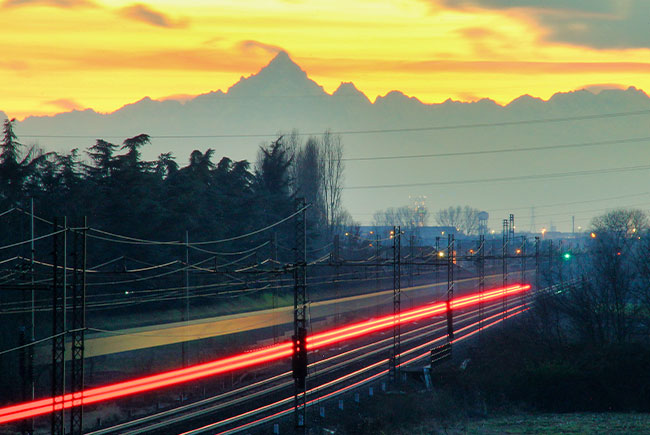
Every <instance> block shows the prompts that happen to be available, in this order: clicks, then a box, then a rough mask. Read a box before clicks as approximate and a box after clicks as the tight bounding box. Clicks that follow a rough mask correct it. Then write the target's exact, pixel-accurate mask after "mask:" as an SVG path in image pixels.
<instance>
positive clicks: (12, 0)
mask: <svg viewBox="0 0 650 435" xmlns="http://www.w3.org/2000/svg"><path fill="white" fill-rule="evenodd" d="M2 6H3V7H5V8H11V7H19V6H52V7H56V8H80V7H96V6H97V5H96V4H95V3H94V2H92V1H89V0H5V1H4V2H3V3H2Z"/></svg>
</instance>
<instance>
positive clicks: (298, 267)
mask: <svg viewBox="0 0 650 435" xmlns="http://www.w3.org/2000/svg"><path fill="white" fill-rule="evenodd" d="M296 211H298V212H299V213H298V214H297V215H296V219H295V245H294V246H295V248H294V249H295V265H294V269H293V277H294V288H293V290H294V291H293V337H292V341H293V356H292V368H293V379H294V411H295V412H294V420H295V421H294V423H295V427H296V433H298V434H306V433H307V366H308V361H307V347H306V339H307V222H306V215H307V213H306V207H305V200H304V198H297V199H296Z"/></svg>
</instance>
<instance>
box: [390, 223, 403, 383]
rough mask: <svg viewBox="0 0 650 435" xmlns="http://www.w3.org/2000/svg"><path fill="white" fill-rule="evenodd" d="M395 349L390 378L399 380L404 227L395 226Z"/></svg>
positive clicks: (394, 381)
mask: <svg viewBox="0 0 650 435" xmlns="http://www.w3.org/2000/svg"><path fill="white" fill-rule="evenodd" d="M392 237H393V351H392V353H391V356H390V360H389V365H390V367H389V378H390V381H391V382H393V383H397V382H399V364H400V353H401V331H400V323H399V322H400V314H401V310H402V299H401V298H402V268H401V266H402V260H401V259H402V229H401V227H399V226H398V227H393V234H392Z"/></svg>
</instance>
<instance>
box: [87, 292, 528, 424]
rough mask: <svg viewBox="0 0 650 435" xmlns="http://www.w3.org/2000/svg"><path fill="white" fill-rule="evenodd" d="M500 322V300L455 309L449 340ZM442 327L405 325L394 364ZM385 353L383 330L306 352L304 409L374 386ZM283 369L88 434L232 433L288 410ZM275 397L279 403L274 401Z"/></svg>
mask: <svg viewBox="0 0 650 435" xmlns="http://www.w3.org/2000/svg"><path fill="white" fill-rule="evenodd" d="M532 297H533V295H532V294H527V295H525V296H517V297H515V298H513V301H515V302H516V304H515V305H514V306H512V307H510V308H509V309H508V314H507V317H511V316H514V315H517V314H520V313H522V312H523V311H525V310H526V309H528V304H529V302H530V301H531V298H532ZM480 317H482V319H481V318H480ZM505 318H506V315H504V312H503V303H502V300H501V299H496V300H494V301H491V302H490V303H486V304H485V306H484V307H483V310H482V313H481V311H480V309H479V307H478V306H476V305H474V306H472V307H471V308H466V309H461V310H458V311H456V312H455V316H454V325H455V328H454V329H455V331H454V332H455V337H456V338H455V340H454V342H460V341H464V340H466V339H468V338H470V337H471V336H473V335H475V334H476V333H478V332H479V331H480V330H481V329H484V328H490V327H493V326H495V325H497V324H498V323H500V322H501V321H503V320H504V319H505ZM446 327H447V326H446V319H445V318H443V317H442V316H437V317H432V318H428V319H422V320H418V321H417V322H413V323H412V324H408V328H404V327H403V328H402V329H403V332H402V333H401V351H402V352H401V354H400V360H401V361H402V362H401V364H400V365H401V366H406V365H408V364H412V363H414V362H417V361H422V360H424V359H425V358H426V357H427V356H428V355H429V350H430V349H431V347H433V346H435V345H437V344H440V343H443V342H446V340H447V335H446ZM350 346H354V347H352V348H350ZM391 349H392V333H390V332H389V331H383V332H378V333H375V334H372V335H370V336H364V337H360V338H357V339H354V340H353V341H351V342H346V343H345V345H343V346H341V345H340V344H339V345H335V346H328V347H327V348H325V349H318V350H317V351H314V352H310V360H312V361H313V362H312V363H311V364H310V365H309V373H310V375H309V379H308V384H309V385H310V388H309V390H308V392H307V395H308V396H307V397H308V406H310V405H312V404H314V403H316V402H317V401H318V402H320V401H323V400H326V399H328V398H332V397H335V396H337V395H340V394H344V393H346V392H348V391H350V390H352V389H354V388H359V387H360V386H362V385H365V384H368V383H371V382H378V381H379V379H380V378H382V377H383V376H384V375H385V374H386V373H387V367H388V358H387V355H388V354H389V352H390V350H391ZM288 365H290V362H289V361H284V360H280V361H278V362H274V363H272V364H270V367H269V371H270V372H274V371H275V372H276V374H273V375H270V376H268V377H267V378H266V379H263V380H260V381H255V382H251V383H249V384H247V385H244V386H242V387H239V388H236V389H233V390H231V391H227V392H224V393H222V394H218V395H215V396H213V397H209V398H206V399H203V400H199V401H197V402H194V403H190V404H187V405H183V406H180V407H177V408H173V409H169V410H165V411H162V412H159V413H156V414H153V415H149V416H146V417H142V418H139V419H135V420H132V421H129V422H125V423H122V424H119V425H116V426H112V427H109V428H104V429H99V430H96V431H94V432H90V434H92V435H103V434H116V433H120V434H145V433H160V432H162V431H165V432H173V433H186V434H200V433H215V431H222V432H221V433H236V432H238V431H243V430H247V429H250V428H253V427H256V426H260V425H264V424H269V423H270V422H271V421H273V420H275V419H278V418H280V417H282V416H285V415H288V414H290V413H291V412H293V407H292V406H291V404H292V402H293V393H292V392H293V380H292V377H291V372H290V371H282V368H283V367H287V366H288ZM278 397H282V399H280V400H278Z"/></svg>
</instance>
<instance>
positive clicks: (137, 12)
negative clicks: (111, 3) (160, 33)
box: [120, 3, 186, 28]
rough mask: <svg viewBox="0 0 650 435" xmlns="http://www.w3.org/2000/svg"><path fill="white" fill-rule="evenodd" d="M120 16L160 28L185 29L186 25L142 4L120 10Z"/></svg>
mask: <svg viewBox="0 0 650 435" xmlns="http://www.w3.org/2000/svg"><path fill="white" fill-rule="evenodd" d="M120 15H122V16H124V17H126V18H130V19H132V20H136V21H142V22H144V23H147V24H151V25H152V26H158V27H168V28H174V27H183V26H185V24H186V23H185V22H183V21H175V20H172V19H171V18H169V17H168V16H167V15H165V14H163V13H162V12H159V11H156V10H153V9H151V8H150V7H149V6H147V5H145V4H142V3H136V4H133V5H131V6H127V7H125V8H122V9H120Z"/></svg>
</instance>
